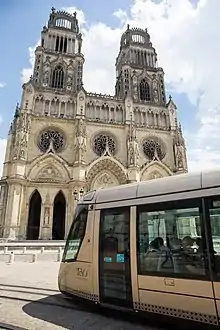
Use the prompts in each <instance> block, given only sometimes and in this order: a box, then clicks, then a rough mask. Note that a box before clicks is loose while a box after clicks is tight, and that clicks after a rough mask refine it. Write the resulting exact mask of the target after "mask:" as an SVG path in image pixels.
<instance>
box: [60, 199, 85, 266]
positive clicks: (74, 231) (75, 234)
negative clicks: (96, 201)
mask: <svg viewBox="0 0 220 330" xmlns="http://www.w3.org/2000/svg"><path fill="white" fill-rule="evenodd" d="M87 216H88V206H87V205H77V207H76V211H75V215H74V219H73V223H72V226H71V228H70V231H69V235H68V238H67V242H66V246H65V250H64V254H63V261H74V260H75V259H76V258H77V254H78V252H79V249H80V246H81V244H82V241H83V238H84V236H85V230H86V222H87Z"/></svg>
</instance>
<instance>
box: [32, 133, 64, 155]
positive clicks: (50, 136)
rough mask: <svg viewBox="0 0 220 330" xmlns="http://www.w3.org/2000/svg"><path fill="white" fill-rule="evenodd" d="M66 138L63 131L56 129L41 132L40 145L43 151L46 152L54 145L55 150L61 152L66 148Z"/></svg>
mask: <svg viewBox="0 0 220 330" xmlns="http://www.w3.org/2000/svg"><path fill="white" fill-rule="evenodd" d="M64 144H65V139H64V136H63V134H62V133H61V132H58V131H56V130H53V129H51V130H47V131H46V132H43V133H41V134H40V137H39V140H38V147H39V149H40V150H41V151H42V152H46V151H48V150H49V148H50V147H53V150H54V151H55V152H60V151H61V150H62V149H63V148H64Z"/></svg>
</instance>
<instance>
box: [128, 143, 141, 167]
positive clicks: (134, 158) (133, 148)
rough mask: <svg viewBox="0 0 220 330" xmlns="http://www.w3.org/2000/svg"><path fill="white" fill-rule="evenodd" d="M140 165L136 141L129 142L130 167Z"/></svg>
mask: <svg viewBox="0 0 220 330" xmlns="http://www.w3.org/2000/svg"><path fill="white" fill-rule="evenodd" d="M138 164H139V147H138V143H137V141H136V140H130V139H129V141H128V165H129V166H138Z"/></svg>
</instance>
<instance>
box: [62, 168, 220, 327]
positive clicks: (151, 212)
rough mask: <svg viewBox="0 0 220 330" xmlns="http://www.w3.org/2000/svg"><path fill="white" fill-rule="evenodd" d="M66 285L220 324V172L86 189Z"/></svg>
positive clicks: (66, 262) (100, 297) (111, 300)
mask: <svg viewBox="0 0 220 330" xmlns="http://www.w3.org/2000/svg"><path fill="white" fill-rule="evenodd" d="M58 285H59V290H60V291H61V292H62V293H63V294H68V295H72V296H77V297H80V298H84V299H86V300H90V301H93V302H94V303H96V304H100V305H103V306H107V307H111V308H119V309H127V310H133V311H140V312H142V313H151V314H153V315H155V314H156V315H158V314H161V315H164V316H170V317H171V318H177V319H186V320H190V321H195V322H197V324H198V323H204V324H206V325H208V324H209V325H216V326H219V324H220V171H213V172H204V173H195V174H191V173H187V174H181V175H176V176H170V177H165V178H159V179H154V180H150V181H145V182H138V183H132V184H126V185H121V186H117V187H110V188H105V189H99V190H97V191H90V192H89V193H87V194H85V195H84V196H83V198H82V199H81V200H80V201H79V203H78V205H77V207H76V211H75V215H74V219H73V223H72V225H71V228H70V230H69V234H68V238H67V241H66V246H65V249H64V253H63V258H62V262H61V265H60V270H59V275H58ZM148 315H149V314H148Z"/></svg>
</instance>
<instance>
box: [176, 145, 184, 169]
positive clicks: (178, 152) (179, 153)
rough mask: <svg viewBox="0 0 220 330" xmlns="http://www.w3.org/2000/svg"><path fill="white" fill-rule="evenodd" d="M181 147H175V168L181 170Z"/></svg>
mask: <svg viewBox="0 0 220 330" xmlns="http://www.w3.org/2000/svg"><path fill="white" fill-rule="evenodd" d="M180 148H181V147H177V168H178V169H182V168H183V155H182V152H181V149H180Z"/></svg>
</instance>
